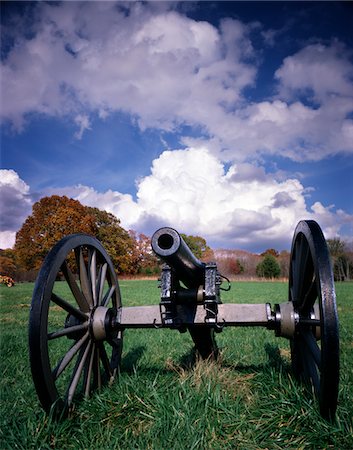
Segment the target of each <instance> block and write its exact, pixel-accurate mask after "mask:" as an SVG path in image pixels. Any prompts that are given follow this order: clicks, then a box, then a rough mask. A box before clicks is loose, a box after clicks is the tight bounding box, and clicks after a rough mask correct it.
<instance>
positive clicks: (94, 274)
mask: <svg viewBox="0 0 353 450" xmlns="http://www.w3.org/2000/svg"><path fill="white" fill-rule="evenodd" d="M89 268H90V276H91V290H92V294H93V305H94V306H97V305H98V302H97V253H96V250H95V249H94V250H93V252H92V253H91V255H90V262H89Z"/></svg>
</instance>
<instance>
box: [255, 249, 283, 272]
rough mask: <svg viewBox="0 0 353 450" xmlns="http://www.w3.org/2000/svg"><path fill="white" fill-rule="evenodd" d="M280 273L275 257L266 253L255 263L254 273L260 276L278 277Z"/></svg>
mask: <svg viewBox="0 0 353 450" xmlns="http://www.w3.org/2000/svg"><path fill="white" fill-rule="evenodd" d="M280 273H281V268H280V266H279V264H278V262H277V260H276V258H275V257H274V256H273V255H271V254H269V253H267V254H266V255H265V257H264V259H263V260H262V261H261V262H260V263H259V264H258V265H257V267H256V274H257V276H259V277H262V278H278V277H279V275H280Z"/></svg>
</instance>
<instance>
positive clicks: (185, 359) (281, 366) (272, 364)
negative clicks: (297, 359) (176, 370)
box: [179, 344, 291, 374]
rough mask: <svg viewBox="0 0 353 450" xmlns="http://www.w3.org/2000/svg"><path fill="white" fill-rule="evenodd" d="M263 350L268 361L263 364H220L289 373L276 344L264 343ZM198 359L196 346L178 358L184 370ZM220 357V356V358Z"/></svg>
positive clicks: (255, 371) (233, 367)
mask: <svg viewBox="0 0 353 450" xmlns="http://www.w3.org/2000/svg"><path fill="white" fill-rule="evenodd" d="M264 350H265V352H266V353H267V355H268V361H267V362H265V363H264V364H257V365H255V364H247V365H243V364H236V365H234V364H229V363H228V364H227V363H226V362H224V361H221V362H220V365H221V366H223V367H227V368H228V369H232V370H234V371H237V372H242V373H260V372H265V371H266V370H267V369H269V368H270V369H272V368H274V369H276V370H278V371H280V372H282V373H285V374H290V373H291V367H290V364H289V363H288V361H286V360H285V359H284V358H283V357H282V356H281V353H280V349H279V347H278V346H276V345H271V344H265V346H264ZM199 359H200V355H199V354H198V352H197V350H196V348H195V347H194V348H192V349H190V351H188V352H187V353H185V354H184V355H183V356H182V357H181V358H180V360H179V365H180V367H181V368H182V369H184V370H191V369H192V368H193V367H194V366H195V364H196V362H197V361H198V360H199ZM220 359H222V356H221V358H220Z"/></svg>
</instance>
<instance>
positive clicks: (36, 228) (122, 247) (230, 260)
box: [0, 195, 353, 281]
mask: <svg viewBox="0 0 353 450" xmlns="http://www.w3.org/2000/svg"><path fill="white" fill-rule="evenodd" d="M73 233H86V234H90V235H92V236H95V237H96V238H97V239H98V240H99V241H100V242H101V243H102V245H103V246H104V247H105V249H106V251H107V252H108V254H109V256H110V258H111V259H112V262H113V265H114V267H115V268H116V271H117V273H118V274H120V275H128V276H135V275H147V276H150V275H157V274H158V273H159V272H160V268H161V262H160V261H159V260H158V258H157V257H156V256H155V255H154V254H153V252H152V249H151V245H150V238H149V237H148V236H146V235H144V234H142V233H137V232H135V231H133V230H129V231H127V230H125V229H124V228H123V227H122V226H121V225H120V220H119V219H118V218H117V217H115V216H114V215H113V214H111V213H108V212H107V211H103V210H100V209H98V208H93V207H89V206H84V205H82V204H81V203H80V202H79V201H78V200H73V199H71V198H68V197H66V196H57V195H52V196H50V197H43V198H42V199H40V200H39V201H38V202H36V203H35V204H34V205H33V209H32V214H31V215H30V216H28V217H27V219H26V220H25V222H24V223H23V225H22V227H21V229H20V230H19V231H18V233H17V234H16V241H15V245H14V248H13V249H5V250H0V274H1V275H3V276H8V277H12V278H14V279H15V280H17V281H30V280H34V279H35V277H36V274H37V272H38V270H39V268H40V266H41V264H42V262H43V260H44V258H45V256H46V255H47V253H48V252H49V250H50V249H51V248H52V247H53V246H54V245H55V244H56V242H58V241H59V240H60V239H61V238H63V237H64V236H66V235H69V234H73ZM182 237H183V239H184V240H185V241H186V243H187V245H188V246H189V247H190V249H191V250H192V252H193V253H194V254H195V256H196V257H197V258H199V259H200V260H202V261H216V262H217V264H218V267H219V270H220V272H221V273H222V274H223V275H225V276H227V277H233V276H236V275H238V276H257V277H261V278H278V277H280V276H281V277H287V276H288V270H289V257H290V255H289V252H286V251H283V252H281V253H278V252H277V251H276V250H275V249H268V250H266V251H265V252H264V253H262V254H261V255H254V254H251V253H248V252H245V251H231V250H216V251H213V250H212V249H211V248H210V247H209V246H208V245H207V242H206V240H205V239H204V238H202V237H200V236H192V235H185V234H182ZM328 244H329V249H330V252H331V256H332V262H333V267H334V273H335V278H336V279H337V280H347V279H350V278H352V272H353V257H352V254H353V252H352V251H351V252H349V251H348V250H347V248H346V246H345V243H344V242H342V241H341V240H340V239H333V240H329V241H328Z"/></svg>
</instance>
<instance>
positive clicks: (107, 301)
mask: <svg viewBox="0 0 353 450" xmlns="http://www.w3.org/2000/svg"><path fill="white" fill-rule="evenodd" d="M115 289H116V286H115V285H114V286H111V287H110V289H109V291H108V292H107V293H106V295H105V296H104V299H103V301H102V306H105V307H107V306H108V303H109V300H110V299H111V298H112V295H113V294H114V292H115Z"/></svg>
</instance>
